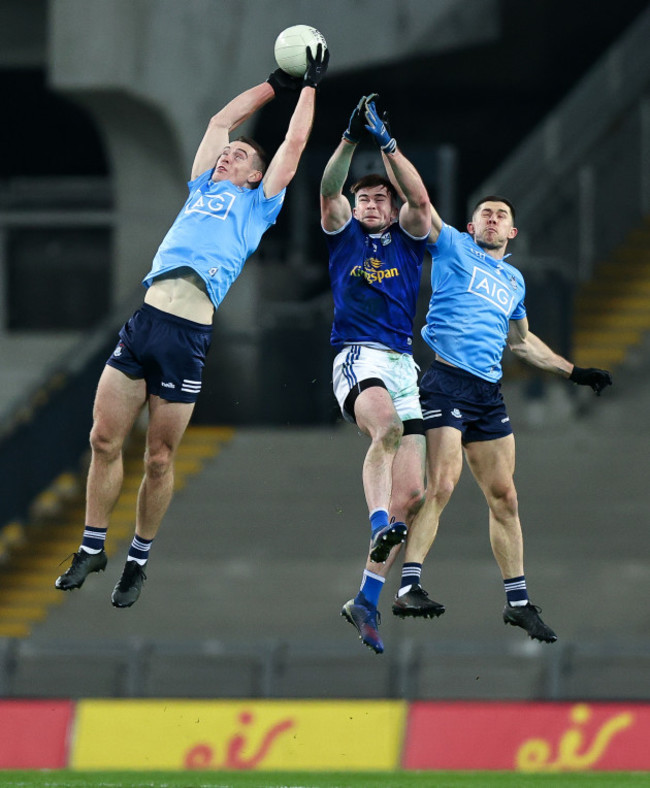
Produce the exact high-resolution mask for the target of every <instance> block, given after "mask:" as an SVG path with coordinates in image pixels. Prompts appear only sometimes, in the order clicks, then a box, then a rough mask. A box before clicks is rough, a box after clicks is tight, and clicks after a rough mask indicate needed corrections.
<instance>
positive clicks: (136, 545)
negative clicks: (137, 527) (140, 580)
mask: <svg viewBox="0 0 650 788" xmlns="http://www.w3.org/2000/svg"><path fill="white" fill-rule="evenodd" d="M152 542H153V539H143V538H142V537H141V536H138V535H137V534H135V535H134V537H133V541H132V542H131V547H129V554H128V556H127V559H126V560H127V561H137V562H138V563H139V564H140V566H144V564H146V563H147V559H148V558H149V550H151V543H152Z"/></svg>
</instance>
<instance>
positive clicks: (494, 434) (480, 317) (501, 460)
mask: <svg viewBox="0 0 650 788" xmlns="http://www.w3.org/2000/svg"><path fill="white" fill-rule="evenodd" d="M431 217H432V226H431V234H430V236H429V242H430V246H429V249H430V251H431V256H432V268H431V288H432V294H431V300H430V304H429V311H428V314H427V320H426V325H425V327H424V328H423V329H422V335H423V337H424V339H425V340H426V342H427V343H428V344H429V345H430V347H431V348H432V349H433V351H434V352H435V360H434V361H433V363H432V365H431V367H430V368H429V369H428V370H427V372H426V373H425V374H424V376H423V378H422V381H421V383H420V399H421V402H422V412H423V416H424V427H425V432H426V442H427V489H426V498H425V503H424V506H423V507H422V508H421V509H420V511H419V513H418V515H417V517H416V520H415V523H414V524H413V527H412V528H411V529H410V532H409V539H408V543H407V546H406V554H405V561H404V566H403V572H402V580H401V585H400V590H399V592H398V594H397V596H396V597H395V601H394V604H393V613H394V614H395V615H397V616H400V617H406V616H414V617H417V616H427V615H428V611H429V606H430V604H431V600H430V599H429V598H428V595H427V594H426V592H425V591H424V590H423V589H422V586H421V585H420V574H421V570H422V562H423V561H424V558H425V556H426V555H427V553H428V551H429V549H430V547H431V545H432V544H433V541H434V539H435V537H436V532H437V529H438V523H439V519H440V515H441V513H442V511H443V509H444V507H445V505H446V504H447V502H448V501H449V499H450V497H451V495H452V493H453V490H454V488H455V486H456V484H457V482H458V479H459V478H460V473H461V470H462V465H463V452H464V454H465V458H466V459H467V463H468V465H469V466H470V468H471V470H472V473H473V474H474V477H475V479H476V481H477V482H478V485H479V487H480V488H481V490H482V492H483V494H484V495H485V498H486V500H487V504H488V507H489V532H490V542H491V545H492V551H493V553H494V557H495V559H496V561H497V563H498V565H499V569H500V570H501V575H502V578H503V582H504V587H505V593H506V605H505V607H504V609H503V620H504V622H505V623H507V624H512V625H513V626H518V627H521V628H523V629H524V630H525V631H526V632H527V633H528V634H529V636H530V637H531V638H535V639H537V640H540V641H544V642H548V643H552V642H554V641H555V640H557V637H556V635H555V633H554V632H553V630H552V629H551V628H550V627H549V626H547V625H546V624H545V623H544V621H542V619H541V617H540V615H539V614H540V612H541V610H540V608H538V607H536V606H535V605H533V604H532V603H531V602H530V600H529V598H528V592H527V588H526V579H525V576H524V564H523V537H522V530H521V523H520V520H519V513H518V507H517V491H516V489H515V484H514V480H513V474H514V467H515V441H514V436H513V434H512V427H511V426H510V419H509V418H508V414H507V412H506V408H505V403H504V401H503V397H502V394H501V389H500V382H499V381H500V380H501V375H502V370H501V358H502V355H503V351H504V348H505V347H506V345H507V346H508V347H509V348H510V350H511V351H512V352H513V353H514V354H515V355H516V356H518V357H519V358H521V359H522V360H523V361H526V362H527V363H529V364H532V365H533V366H535V367H538V368H539V369H542V370H546V371H547V372H551V373H554V374H556V375H559V376H560V377H564V378H566V379H568V380H571V381H573V382H574V383H577V384H580V385H586V386H591V388H592V389H593V390H594V391H595V392H596V394H600V392H601V391H602V390H603V389H604V388H605V387H606V386H609V385H610V384H611V382H612V378H611V375H610V373H609V372H607V371H605V370H601V369H593V368H590V369H581V368H579V367H576V366H575V365H574V364H572V363H571V362H570V361H567V360H566V359H565V358H562V357H561V356H559V355H558V354H557V353H555V352H554V351H553V350H551V348H550V347H548V346H547V345H546V344H545V343H544V342H543V341H542V340H541V339H540V338H539V337H537V336H536V335H535V334H533V333H532V332H531V331H529V329H528V319H527V316H526V308H525V306H524V294H525V287H524V279H523V277H522V275H521V273H520V272H519V271H518V270H517V269H516V268H514V266H512V265H510V263H509V262H507V261H506V259H505V257H506V248H507V246H508V242H509V241H511V240H512V239H513V238H515V236H516V235H517V228H516V227H515V224H514V222H515V210H514V208H513V206H512V204H511V203H510V202H509V201H508V200H506V199H504V198H503V197H499V196H495V195H490V196H487V197H484V198H483V199H482V200H480V201H479V202H478V204H477V205H476V207H475V208H474V211H473V213H472V218H471V221H470V222H469V224H468V225H467V233H460V232H458V231H457V230H455V229H454V228H453V227H449V226H448V225H446V224H445V223H444V222H443V221H442V219H441V218H440V217H439V216H438V214H437V212H436V211H435V209H434V208H433V207H432V208H431Z"/></svg>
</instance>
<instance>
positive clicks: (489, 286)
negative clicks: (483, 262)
mask: <svg viewBox="0 0 650 788" xmlns="http://www.w3.org/2000/svg"><path fill="white" fill-rule="evenodd" d="M467 290H468V292H470V293H474V295H477V296H479V297H480V298H484V299H485V300H486V301H489V302H490V303H491V304H494V306H496V307H497V308H498V309H500V310H501V311H502V312H503V313H504V314H506V315H509V314H510V313H511V312H512V305H513V302H514V299H515V297H514V295H513V294H512V293H511V292H510V290H509V289H508V287H507V285H505V284H504V283H503V281H502V280H501V279H499V278H498V277H496V276H494V275H493V274H491V273H490V272H489V271H484V270H483V269H482V268H479V267H478V266H474V270H473V271H472V278H471V280H470V283H469V287H468V288H467Z"/></svg>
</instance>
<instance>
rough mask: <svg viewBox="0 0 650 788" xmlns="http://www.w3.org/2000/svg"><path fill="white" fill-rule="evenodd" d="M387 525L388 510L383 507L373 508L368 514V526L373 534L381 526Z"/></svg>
mask: <svg viewBox="0 0 650 788" xmlns="http://www.w3.org/2000/svg"><path fill="white" fill-rule="evenodd" d="M387 525H388V512H387V511H386V510H385V509H375V511H374V512H371V514H370V528H371V530H372V535H373V536H374V535H375V534H376V533H377V531H379V530H380V529H381V528H385V527H386V526H387Z"/></svg>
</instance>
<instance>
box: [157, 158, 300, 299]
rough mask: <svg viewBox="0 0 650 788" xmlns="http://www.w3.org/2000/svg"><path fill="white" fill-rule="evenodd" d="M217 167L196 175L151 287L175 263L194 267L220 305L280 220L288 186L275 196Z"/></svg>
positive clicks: (165, 243) (166, 240) (162, 249)
mask: <svg viewBox="0 0 650 788" xmlns="http://www.w3.org/2000/svg"><path fill="white" fill-rule="evenodd" d="M211 176H212V170H208V171H207V172H204V173H203V174H202V175H199V177H198V178H195V179H194V180H193V181H190V182H189V184H188V186H189V190H190V196H189V197H188V198H187V202H186V203H185V205H184V206H183V208H182V210H181V212H180V213H179V214H178V216H177V217H176V219H175V221H174V224H172V226H171V227H170V228H169V232H168V233H167V235H166V236H165V237H164V239H163V242H162V243H161V244H160V247H159V248H158V252H157V253H156V256H155V257H154V260H153V264H152V267H151V271H149V273H148V274H147V275H146V276H145V278H144V279H143V281H142V283H143V284H144V286H145V287H149V285H150V284H151V283H152V282H153V281H154V279H155V278H156V277H158V276H160V275H161V274H165V273H167V272H169V271H172V270H174V269H175V268H182V267H189V268H192V269H193V270H194V271H195V272H196V273H197V274H198V275H199V276H200V277H201V278H202V279H203V281H204V282H205V284H206V288H207V291H208V295H209V296H210V300H211V301H212V303H213V304H214V307H215V309H216V308H217V307H218V306H219V304H220V303H221V302H222V301H223V299H224V297H225V295H226V293H227V292H228V289H229V288H230V286H231V285H232V283H233V282H234V281H235V279H236V278H237V277H238V276H239V274H240V273H241V270H242V268H243V267H244V263H245V262H246V260H247V259H248V258H249V257H250V256H251V255H252V254H253V252H254V251H255V250H256V249H257V247H258V245H259V242H260V240H261V238H262V235H263V234H264V232H265V231H266V230H268V228H269V227H270V226H271V225H272V224H273V223H274V222H275V220H276V218H277V215H278V214H279V213H280V208H282V203H283V201H284V195H285V189H283V190H282V191H281V192H280V193H279V194H277V195H275V196H274V197H269V198H267V197H265V196H264V187H263V185H262V184H260V186H259V187H258V188H257V189H246V188H242V187H239V186H233V184H232V183H231V182H230V181H216V182H215V181H212V180H211V179H210V178H211Z"/></svg>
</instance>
